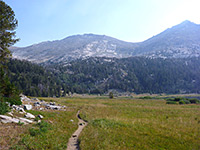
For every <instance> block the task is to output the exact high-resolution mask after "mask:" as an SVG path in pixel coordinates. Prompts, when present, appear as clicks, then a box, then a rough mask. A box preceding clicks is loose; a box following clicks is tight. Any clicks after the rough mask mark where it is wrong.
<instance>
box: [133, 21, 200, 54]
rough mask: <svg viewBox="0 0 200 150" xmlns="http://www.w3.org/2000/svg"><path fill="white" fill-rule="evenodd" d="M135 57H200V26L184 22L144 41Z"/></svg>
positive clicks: (136, 50)
mask: <svg viewBox="0 0 200 150" xmlns="http://www.w3.org/2000/svg"><path fill="white" fill-rule="evenodd" d="M133 55H143V56H144V55H146V56H149V57H163V58H169V57H170V58H181V57H182V58H184V57H198V56H200V25H197V24H195V23H192V22H190V21H184V22H182V23H181V24H179V25H176V26H174V27H172V28H170V29H167V30H165V31H164V32H162V33H160V34H158V35H156V36H154V37H152V38H150V39H148V40H146V41H144V42H142V43H141V45H140V46H139V47H137V48H136V49H135V50H134V52H133Z"/></svg>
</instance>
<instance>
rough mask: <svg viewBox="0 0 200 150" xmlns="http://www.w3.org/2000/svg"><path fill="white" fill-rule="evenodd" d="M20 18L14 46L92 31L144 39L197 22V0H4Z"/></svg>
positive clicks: (199, 0)
mask: <svg viewBox="0 0 200 150" xmlns="http://www.w3.org/2000/svg"><path fill="white" fill-rule="evenodd" d="M4 1H5V2H6V3H7V4H8V5H9V6H11V7H12V9H13V10H14V12H15V14H16V18H17V19H18V21H19V25H18V28H17V37H19V38H20V39H21V40H20V42H18V43H17V44H16V45H15V46H28V45H31V44H35V43H39V42H42V41H48V40H50V41H51V40H60V39H63V38H65V37H67V36H70V35H75V34H84V33H94V34H101V35H108V36H112V37H115V38H118V39H120V40H124V41H129V42H140V41H144V40H146V39H148V38H150V37H152V36H153V35H156V34H158V33H160V32H162V31H163V30H165V29H167V28H170V27H172V26H173V25H176V24H179V23H181V22H182V21H184V20H190V21H192V22H195V23H197V24H200V0H4Z"/></svg>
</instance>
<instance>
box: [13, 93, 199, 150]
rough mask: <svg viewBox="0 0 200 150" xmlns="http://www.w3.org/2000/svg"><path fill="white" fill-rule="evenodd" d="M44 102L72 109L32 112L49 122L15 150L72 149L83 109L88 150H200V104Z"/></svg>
mask: <svg viewBox="0 0 200 150" xmlns="http://www.w3.org/2000/svg"><path fill="white" fill-rule="evenodd" d="M41 99H43V100H47V101H56V102H57V103H61V104H64V105H66V106H67V111H47V112H38V111H30V112H31V113H33V114H35V115H37V114H42V115H43V116H45V118H44V121H45V122H46V123H44V122H43V125H42V127H41V125H39V124H38V125H33V126H32V127H30V128H29V129H27V132H25V133H24V134H22V135H21V140H20V141H19V142H18V143H17V144H15V145H14V146H13V149H66V146H67V142H68V139H69V137H70V136H71V135H72V133H73V132H74V131H75V130H76V129H77V119H76V113H77V111H78V110H80V111H81V113H80V116H81V117H82V118H83V119H84V120H87V121H88V126H86V128H84V130H83V132H82V133H81V135H80V138H79V139H80V147H81V149H83V150H88V149H96V150H99V149H106V150H113V149H119V150H121V149H123V150H126V149H127V150H130V149H142V150H144V149H148V150H151V149H152V150H153V149H162V150H164V149H172V150H173V149H181V150H190V149H191V150H198V149H200V144H199V138H200V117H199V116H200V111H199V110H200V105H199V104H189V105H168V104H166V100H164V99H161V98H160V99H154V98H151V99H146V98H144V99H139V98H135V99H133V98H132V99H130V98H113V99H109V97H108V98H105V97H103V98H102V97H99V98H97V97H96V98H94V97H93V98H81V97H80V98H77V97H76V98H73V97H72V98H41ZM71 119H73V120H74V122H71V121H70V120H71ZM41 128H45V129H41ZM31 130H33V131H31ZM42 130H44V132H43V131H42ZM32 132H33V133H32Z"/></svg>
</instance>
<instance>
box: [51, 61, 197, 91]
mask: <svg viewBox="0 0 200 150" xmlns="http://www.w3.org/2000/svg"><path fill="white" fill-rule="evenodd" d="M48 68H52V70H53V71H54V72H56V76H57V77H59V78H60V80H61V81H62V82H64V84H66V85H68V86H69V87H70V91H72V92H76V93H96V94H97V93H105V92H108V91H109V90H111V89H114V90H117V91H118V92H127V91H129V92H135V93H199V92H200V87H199V85H200V77H199V74H200V59H199V58H182V59H180V58H179V59H178V58H177V59H162V58H155V59H150V58H145V57H130V58H123V59H116V58H88V59H84V60H76V61H72V62H70V63H66V64H60V65H53V66H50V67H48Z"/></svg>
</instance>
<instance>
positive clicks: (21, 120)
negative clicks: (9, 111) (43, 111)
mask: <svg viewBox="0 0 200 150" xmlns="http://www.w3.org/2000/svg"><path fill="white" fill-rule="evenodd" d="M19 121H20V122H22V123H24V124H28V123H33V121H32V120H29V119H26V118H19Z"/></svg>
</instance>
